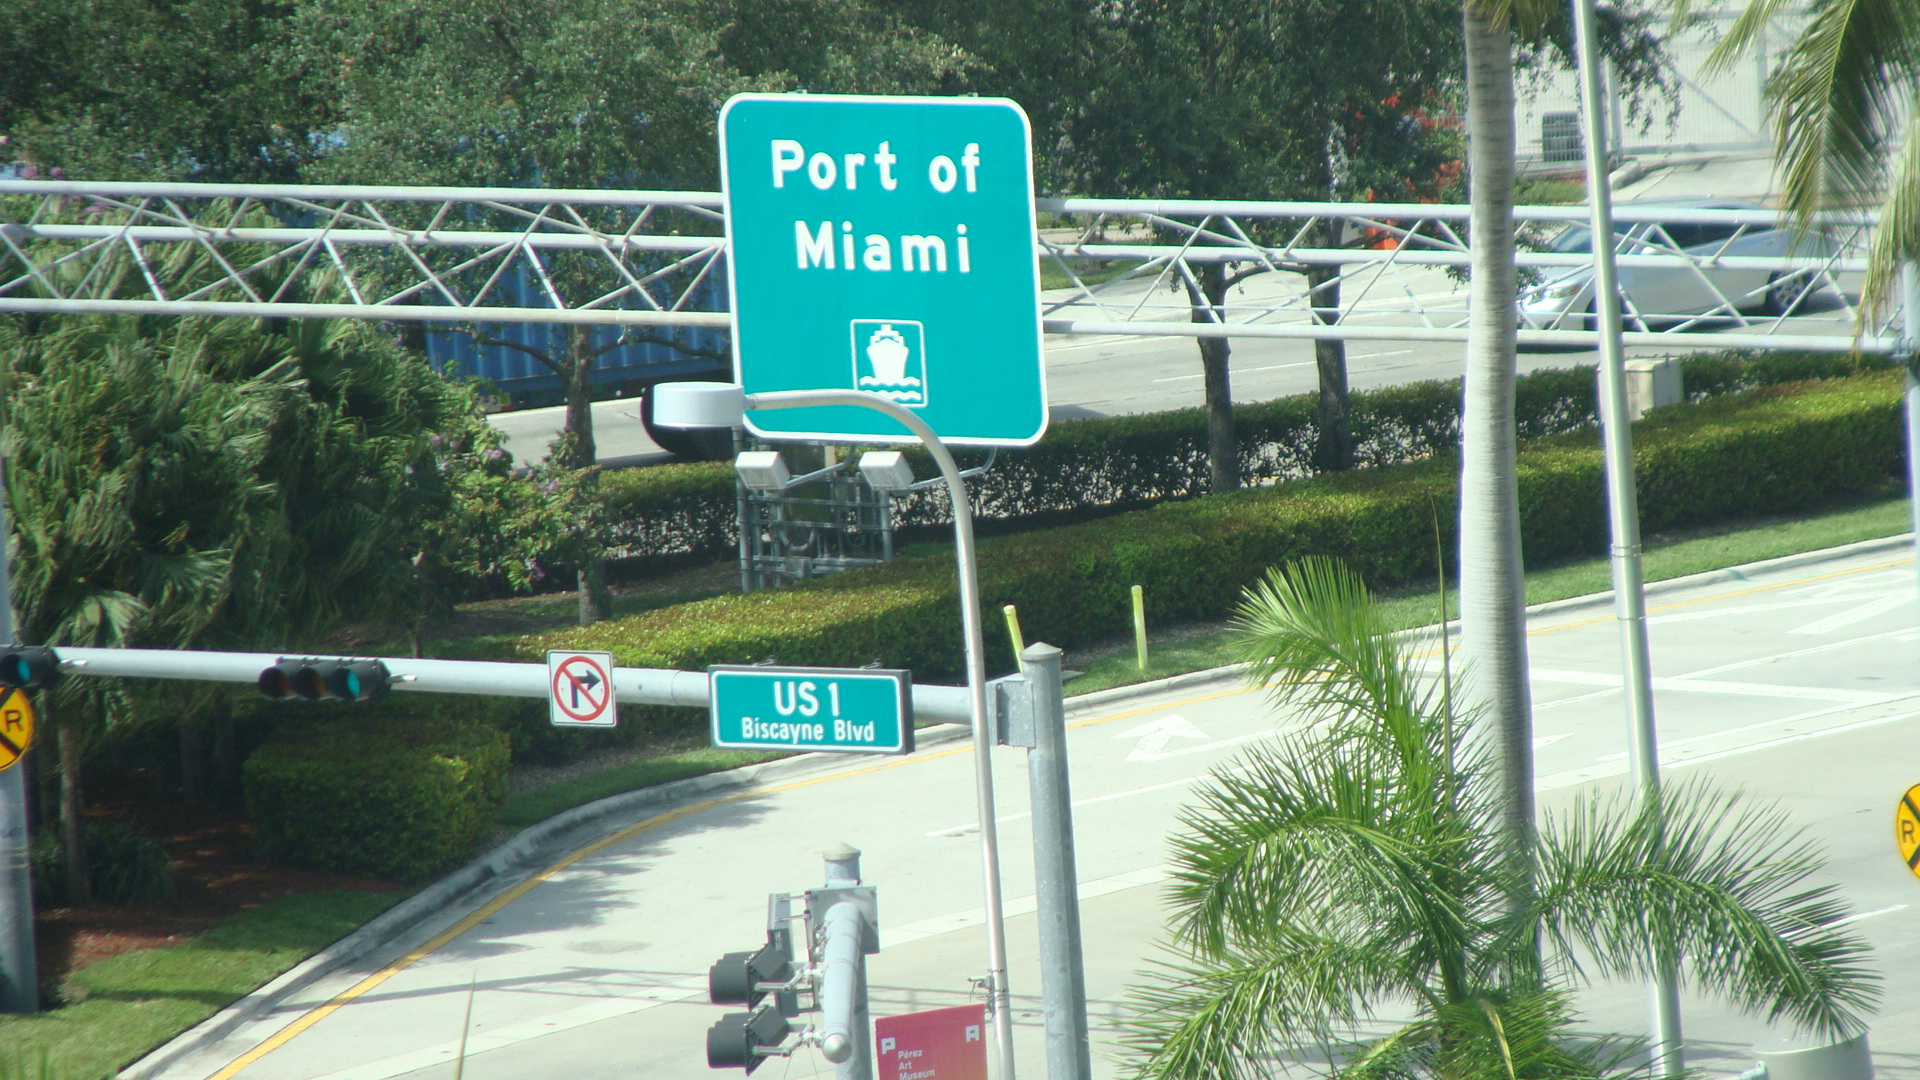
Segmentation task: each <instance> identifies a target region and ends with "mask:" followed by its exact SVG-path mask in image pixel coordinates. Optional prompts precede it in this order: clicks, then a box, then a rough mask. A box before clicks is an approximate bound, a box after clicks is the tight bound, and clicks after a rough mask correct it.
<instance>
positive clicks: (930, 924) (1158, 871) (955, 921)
mask: <svg viewBox="0 0 1920 1080" xmlns="http://www.w3.org/2000/svg"><path fill="white" fill-rule="evenodd" d="M1171 871H1172V868H1171V867H1169V866H1167V865H1166V864H1164V863H1162V864H1161V865H1159V866H1149V867H1145V868H1144V869H1140V870H1130V871H1128V872H1127V873H1124V874H1114V875H1111V876H1109V877H1103V878H1092V879H1090V880H1087V881H1082V882H1081V883H1080V889H1079V892H1080V899H1081V900H1083V901H1085V900H1090V899H1092V898H1094V897H1096V896H1105V895H1107V894H1108V893H1117V892H1123V891H1125V890H1127V889H1137V888H1139V887H1141V886H1142V885H1157V884H1159V883H1160V882H1162V881H1165V880H1167V878H1168V876H1169V874H1170V873H1171ZM1037 906H1038V904H1037V901H1036V899H1035V898H1034V897H1033V896H1031V895H1029V896H1021V897H1017V898H1015V899H1012V900H1008V901H1007V902H1006V903H1005V904H1004V905H1002V909H1003V910H1004V912H1005V914H1006V915H1007V917H1009V918H1011V917H1013V916H1015V915H1030V914H1032V913H1033V912H1034V911H1035V910H1036V909H1037ZM986 921H987V909H986V908H984V907H977V908H971V909H969V910H967V911H958V912H955V913H953V914H952V915H941V916H939V917H938V918H933V919H922V920H920V921H919V922H916V923H908V924H907V925H905V926H901V927H898V928H888V929H886V930H883V931H881V935H882V936H881V940H882V941H883V942H884V943H885V944H886V945H887V946H888V947H892V946H895V945H904V944H906V943H907V942H909V941H920V940H922V939H924V938H930V937H938V936H940V935H941V934H951V933H953V932H954V931H955V930H965V929H967V928H968V927H973V926H981V925H983V924H985V923H986Z"/></svg>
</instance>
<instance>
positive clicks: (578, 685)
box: [567, 669, 600, 709]
mask: <svg viewBox="0 0 1920 1080" xmlns="http://www.w3.org/2000/svg"><path fill="white" fill-rule="evenodd" d="M567 681H569V682H571V683H572V684H573V707H574V708H576V709H578V708H579V707H580V691H582V690H585V691H586V692H587V693H588V695H589V696H588V698H587V704H589V705H591V704H593V698H592V696H591V695H592V693H593V688H594V687H596V686H599V685H600V676H598V675H595V674H594V673H593V671H592V669H588V670H587V671H586V672H585V673H584V674H580V675H575V674H574V673H573V672H571V671H569V672H567Z"/></svg>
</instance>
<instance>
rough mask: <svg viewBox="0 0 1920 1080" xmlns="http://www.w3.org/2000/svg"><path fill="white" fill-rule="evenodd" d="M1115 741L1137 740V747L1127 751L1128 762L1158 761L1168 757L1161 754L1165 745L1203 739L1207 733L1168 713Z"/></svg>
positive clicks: (1121, 734) (1119, 735)
mask: <svg viewBox="0 0 1920 1080" xmlns="http://www.w3.org/2000/svg"><path fill="white" fill-rule="evenodd" d="M1112 737H1113V738H1115V739H1139V740H1140V743H1139V745H1137V746H1135V747H1134V748H1133V749H1132V750H1129V751H1127V760H1128V761H1159V760H1160V759H1161V758H1163V757H1168V756H1169V755H1167V754H1164V753H1162V751H1164V750H1165V749H1166V748H1167V744H1168V743H1170V742H1172V741H1173V740H1175V739H1205V738H1206V737H1207V733H1206V732H1204V731H1201V730H1200V729H1199V728H1197V727H1194V726H1193V721H1191V720H1188V719H1187V718H1186V717H1184V716H1181V715H1180V714H1179V713H1168V714H1167V715H1165V716H1162V717H1160V718H1159V719H1157V720H1149V721H1147V722H1146V723H1144V724H1141V725H1139V726H1138V727H1132V728H1128V729H1127V730H1125V731H1122V732H1120V733H1119V734H1117V735H1114V736H1112Z"/></svg>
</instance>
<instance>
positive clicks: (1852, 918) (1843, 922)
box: [1820, 904, 1907, 926]
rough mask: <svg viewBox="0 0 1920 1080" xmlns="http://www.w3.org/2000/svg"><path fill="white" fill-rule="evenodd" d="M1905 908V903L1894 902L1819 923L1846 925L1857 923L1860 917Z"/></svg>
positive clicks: (1866, 917) (1824, 924) (1863, 917)
mask: <svg viewBox="0 0 1920 1080" xmlns="http://www.w3.org/2000/svg"><path fill="white" fill-rule="evenodd" d="M1905 910H1907V905H1905V904H1894V905H1893V906H1891V907H1883V908H1879V909H1877V910H1874V911H1863V912H1861V913H1860V914H1858V915H1849V916H1847V917H1846V918H1844V919H1835V920H1833V921H1832V922H1830V923H1821V924H1820V925H1822V926H1845V925H1847V924H1848V923H1857V922H1859V921H1860V920H1862V919H1871V918H1873V917H1874V916H1875V915H1891V914H1893V913H1894V912H1896V911H1905Z"/></svg>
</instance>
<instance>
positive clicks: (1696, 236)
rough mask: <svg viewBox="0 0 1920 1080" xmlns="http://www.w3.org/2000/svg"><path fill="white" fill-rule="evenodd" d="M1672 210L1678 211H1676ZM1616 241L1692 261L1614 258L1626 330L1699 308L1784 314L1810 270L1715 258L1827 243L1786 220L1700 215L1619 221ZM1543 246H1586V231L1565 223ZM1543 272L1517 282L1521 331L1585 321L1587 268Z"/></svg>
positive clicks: (1626, 251) (1568, 250) (1821, 252)
mask: <svg viewBox="0 0 1920 1080" xmlns="http://www.w3.org/2000/svg"><path fill="white" fill-rule="evenodd" d="M1652 208H1665V209H1672V210H1765V209H1767V207H1764V206H1761V205H1760V204H1759V203H1754V202H1747V201H1745V200H1740V199H1723V200H1713V201H1685V202H1681V201H1664V200H1663V201H1658V202H1654V201H1648V202H1636V203H1621V204H1619V206H1618V207H1617V209H1620V210H1644V209H1652ZM1675 216H1676V217H1679V216H1681V215H1675ZM1614 232H1615V234H1616V235H1617V236H1618V237H1619V241H1618V244H1617V247H1616V248H1615V250H1616V251H1618V252H1619V253H1620V254H1622V255H1673V254H1686V255H1689V256H1693V257H1694V259H1695V261H1694V262H1693V263H1691V264H1690V265H1689V264H1679V263H1676V264H1675V265H1672V266H1622V267H1620V271H1619V272H1620V292H1621V295H1622V297H1623V303H1622V306H1621V313H1622V315H1623V316H1624V317H1625V322H1626V324H1627V328H1628V329H1642V328H1645V327H1647V326H1648V325H1649V324H1663V323H1674V322H1680V321H1684V320H1687V319H1690V318H1695V317H1699V316H1709V317H1710V318H1712V317H1717V318H1720V319H1725V318H1731V317H1732V316H1733V314H1734V312H1735V311H1738V312H1741V313H1753V312H1758V313H1762V314H1767V315H1781V314H1786V313H1787V312H1788V311H1789V310H1790V309H1794V308H1798V307H1800V306H1802V305H1804V304H1805V303H1806V299H1807V297H1808V296H1810V295H1811V294H1812V293H1813V292H1815V291H1817V290H1813V289H1810V288H1809V285H1810V284H1813V283H1815V281H1816V278H1815V274H1816V271H1814V270H1812V269H1807V268H1802V269H1797V270H1764V269H1754V268H1750V267H1729V266H1725V265H1716V264H1715V263H1713V262H1712V261H1711V260H1713V259H1721V258H1727V257H1730V256H1749V257H1766V258H1781V257H1784V256H1786V255H1788V254H1793V255H1799V256H1810V257H1821V258H1825V257H1828V256H1830V255H1831V254H1832V252H1833V246H1834V245H1833V242H1832V241H1831V239H1829V238H1828V237H1827V236H1825V235H1823V234H1821V233H1819V232H1813V233H1809V234H1808V235H1806V236H1804V237H1803V238H1801V240H1800V242H1799V243H1798V244H1797V245H1796V244H1795V243H1794V235H1793V231H1792V229H1790V228H1779V227H1775V226H1770V225H1752V224H1748V225H1733V224H1701V223H1697V222H1689V221H1678V220H1674V221H1658V220H1656V221H1633V222H1627V221H1620V222H1616V223H1615V225H1614ZM1544 246H1545V250H1548V251H1553V252H1558V253H1561V254H1576V253H1586V252H1591V251H1592V250H1593V231H1592V230H1591V229H1589V228H1588V227H1587V226H1585V225H1579V224H1571V225H1567V226H1566V227H1564V228H1562V229H1561V230H1560V231H1559V232H1557V233H1555V234H1554V235H1553V237H1552V238H1551V239H1549V240H1548V241H1547V242H1546V244H1545V245H1544ZM1545 272H1546V273H1547V274H1548V275H1550V276H1548V277H1547V279H1546V280H1544V281H1541V282H1540V283H1539V284H1536V285H1531V286H1528V287H1526V288H1523V289H1521V290H1520V326H1521V328H1522V329H1527V330H1589V329H1592V328H1593V325H1594V320H1593V310H1594V307H1593V269H1592V268H1591V267H1590V266H1581V267H1570V268H1564V269H1562V268H1548V269H1547V270H1546V271H1545Z"/></svg>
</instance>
